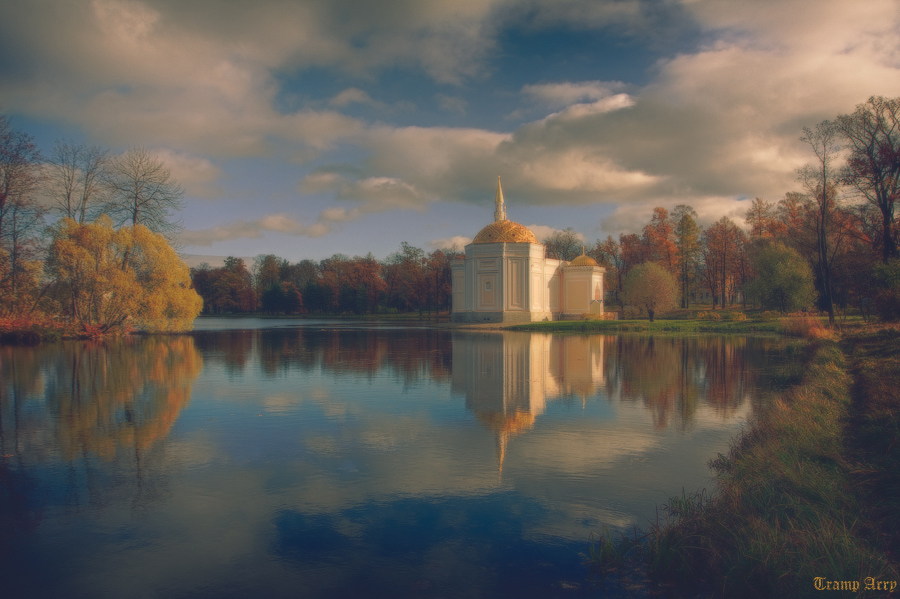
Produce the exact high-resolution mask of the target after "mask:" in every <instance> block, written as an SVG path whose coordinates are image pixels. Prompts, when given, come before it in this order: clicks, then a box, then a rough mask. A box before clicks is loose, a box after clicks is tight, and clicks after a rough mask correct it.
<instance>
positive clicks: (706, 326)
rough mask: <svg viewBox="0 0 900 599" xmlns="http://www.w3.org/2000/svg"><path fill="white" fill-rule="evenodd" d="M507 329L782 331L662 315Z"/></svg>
mask: <svg viewBox="0 0 900 599" xmlns="http://www.w3.org/2000/svg"><path fill="white" fill-rule="evenodd" d="M506 328H508V329H510V330H516V331H534V332H545V333H551V332H553V333H555V332H581V333H653V334H656V333H660V334H677V335H694V334H699V333H718V334H726V335H748V334H757V333H780V332H781V329H780V325H779V323H778V321H762V320H745V321H725V320H722V321H706V320H672V319H660V318H657V319H656V320H655V321H654V322H650V321H649V320H554V321H551V322H533V323H529V324H521V325H514V326H511V327H506Z"/></svg>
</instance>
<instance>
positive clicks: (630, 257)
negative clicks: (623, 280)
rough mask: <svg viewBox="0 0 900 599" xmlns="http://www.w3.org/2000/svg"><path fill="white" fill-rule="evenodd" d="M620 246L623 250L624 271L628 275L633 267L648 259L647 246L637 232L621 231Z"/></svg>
mask: <svg viewBox="0 0 900 599" xmlns="http://www.w3.org/2000/svg"><path fill="white" fill-rule="evenodd" d="M619 248H620V249H621V251H622V271H623V273H622V274H623V275H627V274H628V271H629V270H631V268H632V267H634V266H637V265H638V264H641V263H642V262H646V261H647V259H648V252H647V246H646V245H645V244H644V241H643V240H642V239H641V238H640V237H639V236H638V235H637V234H635V233H627V234H624V233H620V234H619Z"/></svg>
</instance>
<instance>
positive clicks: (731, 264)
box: [700, 216, 741, 308]
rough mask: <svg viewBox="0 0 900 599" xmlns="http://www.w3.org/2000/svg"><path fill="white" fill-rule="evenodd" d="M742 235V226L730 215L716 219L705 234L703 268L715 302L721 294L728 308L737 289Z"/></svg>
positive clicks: (705, 279) (703, 240) (702, 250)
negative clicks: (736, 274)
mask: <svg viewBox="0 0 900 599" xmlns="http://www.w3.org/2000/svg"><path fill="white" fill-rule="evenodd" d="M740 237H741V231H740V229H738V227H737V225H736V224H734V221H732V220H731V219H730V218H728V217H727V216H723V217H722V218H720V219H719V220H718V221H716V222H715V223H714V224H713V225H712V226H711V227H709V228H708V229H706V230H705V231H704V232H703V235H702V236H701V239H702V246H701V248H702V249H701V253H702V257H703V262H702V265H701V269H700V270H701V273H702V276H703V279H704V281H705V282H706V284H707V287H708V289H709V292H710V295H712V296H713V306H715V303H716V298H717V296H719V297H720V298H721V302H722V304H721V305H722V307H723V308H724V307H725V304H726V301H727V298H728V295H729V292H733V291H734V288H735V273H736V271H737V268H736V265H737V264H738V258H739V247H738V244H739V243H740V241H741V240H740Z"/></svg>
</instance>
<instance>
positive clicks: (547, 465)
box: [0, 331, 752, 597]
mask: <svg viewBox="0 0 900 599" xmlns="http://www.w3.org/2000/svg"><path fill="white" fill-rule="evenodd" d="M263 335H264V334H256V336H254V337H252V338H251V341H252V343H250V345H249V346H248V347H249V349H247V350H246V351H247V352H248V355H247V356H246V359H245V360H244V361H243V366H242V367H241V368H238V369H235V368H233V367H231V366H229V363H228V360H227V359H226V358H225V357H223V354H222V353H221V352H219V351H218V350H209V349H208V347H209V346H207V345H204V346H203V347H204V348H207V349H204V350H203V351H204V355H203V359H204V368H203V370H202V372H201V373H199V375H198V376H197V379H196V380H195V381H194V383H193V386H192V395H191V399H190V403H189V405H188V406H187V407H186V408H184V409H183V410H182V411H181V413H180V415H179V417H178V420H177V421H176V422H175V424H174V426H173V427H172V430H171V432H170V433H169V436H168V437H167V438H166V439H163V440H161V441H159V442H157V444H156V445H154V446H153V447H151V448H149V449H147V450H146V451H144V452H143V453H142V454H141V455H140V456H138V458H137V459H133V456H131V455H130V452H129V449H128V448H127V447H123V448H121V451H120V452H119V453H118V454H117V456H116V459H115V460H113V461H112V462H110V463H107V464H104V463H102V462H100V461H98V460H96V459H94V458H91V457H90V456H87V457H83V459H80V460H79V459H76V460H74V461H72V462H69V463H61V464H55V465H53V466H51V468H50V470H49V471H47V470H46V469H45V468H46V467H42V468H41V470H40V474H39V476H38V478H39V479H40V482H38V483H36V484H37V485H38V487H40V486H42V485H43V486H45V487H49V488H52V489H55V490H56V491H54V493H56V496H54V497H47V496H41V497H38V496H35V497H33V498H32V500H31V501H32V502H33V503H35V504H40V505H42V506H43V507H42V508H41V510H42V513H41V516H40V518H41V524H40V525H39V527H38V530H37V531H36V533H35V534H29V533H27V532H23V533H21V536H19V535H17V539H18V540H19V541H22V542H23V543H24V546H25V547H26V549H27V550H28V551H26V553H25V556H24V557H19V558H18V560H17V561H18V563H19V565H20V566H21V569H22V570H23V571H27V570H28V568H29V567H32V568H36V567H44V568H46V567H49V568H50V569H59V570H62V571H65V572H66V573H67V574H66V575H65V576H63V577H62V578H60V579H59V582H58V584H60V585H62V586H61V587H60V588H58V589H56V590H58V591H60V592H61V593H62V594H67V593H68V594H73V593H72V592H73V591H77V590H79V589H80V590H82V591H84V593H85V594H87V595H90V596H94V597H121V596H129V597H144V596H146V597H151V596H153V597H155V596H180V595H183V594H187V595H191V596H217V597H220V596H246V595H247V594H248V593H250V589H257V590H258V589H266V590H267V591H268V593H267V595H268V596H279V594H281V593H283V594H284V595H285V596H288V595H290V596H341V595H342V594H343V595H344V596H346V593H350V594H351V595H353V594H356V593H355V592H354V591H357V592H358V591H359V589H361V588H364V589H367V590H371V591H372V592H371V593H369V592H367V593H365V594H366V595H367V596H379V595H383V596H388V595H391V596H401V597H402V596H479V595H480V596H510V597H512V596H516V597H519V596H524V597H527V596H554V595H555V594H564V595H567V596H569V595H570V594H571V593H575V592H576V591H577V589H580V590H581V591H583V592H585V593H586V594H593V593H595V590H590V589H588V587H587V586H586V584H585V580H584V576H585V570H584V569H583V567H582V566H581V565H580V562H581V557H579V552H584V551H586V548H587V543H588V539H589V536H590V534H591V533H592V532H593V533H597V532H600V531H601V529H602V527H604V526H608V527H610V528H624V527H628V526H629V525H631V524H632V523H637V524H638V525H642V524H645V523H647V522H648V521H649V520H651V519H653V518H654V517H655V515H656V506H657V505H658V504H660V503H662V502H664V501H665V499H666V498H667V497H668V496H669V495H674V494H680V493H681V491H682V489H686V490H688V491H691V490H694V489H699V488H702V487H704V486H707V485H708V482H709V471H708V469H707V467H706V463H707V461H708V460H709V458H711V457H713V456H715V454H716V452H719V451H725V450H726V449H727V447H728V442H729V439H730V437H731V435H733V434H734V433H735V432H736V431H737V430H739V428H740V426H741V423H742V422H743V418H744V416H745V415H746V414H747V413H749V410H750V407H749V404H748V402H746V401H743V402H742V403H740V404H739V405H736V406H734V407H733V408H732V409H730V410H728V411H727V412H725V413H723V412H722V411H721V410H719V409H717V408H716V407H714V406H711V405H708V404H705V403H704V402H703V401H700V402H699V404H698V407H697V408H696V410H695V411H694V412H692V415H691V418H690V422H689V426H678V425H676V424H675V423H674V419H673V423H672V424H669V425H668V426H666V427H664V428H659V427H658V426H656V425H655V424H654V420H653V418H652V417H651V416H650V410H651V409H655V408H652V407H648V406H647V405H646V403H645V402H644V401H641V400H638V399H628V398H626V397H625V396H624V395H623V394H622V393H621V392H620V391H618V390H617V387H616V385H617V384H618V383H616V382H615V381H611V380H608V379H607V378H606V374H608V373H609V372H611V371H612V370H614V369H613V368H612V365H613V364H612V361H613V360H620V359H623V357H624V356H627V355H628V354H627V352H626V353H622V354H621V356H620V357H614V356H615V354H614V353H613V352H610V351H608V347H606V346H605V345H603V344H594V345H593V346H592V347H594V350H592V351H597V352H601V354H598V355H600V358H602V359H601V361H602V362H603V363H604V364H606V368H604V369H600V370H599V374H598V375H597V378H596V380H594V381H592V382H591V384H593V385H594V388H593V392H591V393H585V394H584V396H583V397H582V396H581V395H578V396H572V395H570V394H567V393H565V392H563V391H560V390H561V389H566V388H569V387H571V385H568V382H567V381H566V380H560V378H559V377H560V376H561V375H559V374H558V372H562V371H563V370H564V369H562V370H560V369H557V370H556V371H555V372H556V373H557V374H556V375H554V374H553V373H552V372H550V370H548V371H547V372H545V373H543V374H542V372H541V371H540V369H538V370H531V371H530V372H529V374H528V377H529V384H530V385H531V389H532V391H535V390H536V389H538V387H540V388H541V389H543V390H544V391H541V392H542V393H544V392H545V391H546V390H547V389H550V390H551V391H553V392H554V393H557V394H556V395H552V394H550V393H549V392H548V393H546V402H545V403H541V404H540V412H539V413H536V414H535V416H536V417H535V418H534V419H533V421H529V422H531V424H530V425H529V426H528V427H526V428H525V429H522V430H519V431H517V434H515V435H513V436H511V437H510V438H509V439H508V443H507V444H506V446H505V452H504V453H503V457H502V472H501V468H500V466H501V464H500V460H501V458H500V453H499V450H498V434H499V433H497V431H496V430H493V429H492V428H491V427H490V426H488V425H487V424H486V422H487V421H486V420H484V419H481V420H480V419H479V418H478V416H479V414H477V413H474V412H475V411H477V410H478V409H481V408H479V406H482V405H486V404H479V403H478V402H472V401H470V399H471V398H467V397H466V396H465V395H464V394H460V393H459V392H458V387H457V391H454V390H453V389H451V384H450V381H449V379H448V378H447V377H446V376H443V375H442V376H428V375H429V374H433V373H432V372H431V371H430V370H429V368H431V366H428V365H427V364H431V363H433V362H428V360H429V359H430V358H427V357H426V356H425V355H424V354H423V355H422V356H420V358H421V363H416V364H414V367H415V368H414V369H416V370H417V372H419V374H420V375H422V376H415V377H410V376H406V375H404V374H403V373H402V372H400V370H398V369H397V368H396V367H395V366H390V367H381V366H375V367H373V369H372V370H371V371H369V372H366V371H363V370H360V371H351V370H347V369H340V368H339V369H335V367H334V362H329V361H327V360H310V361H306V362H303V363H302V364H301V363H300V361H297V360H296V359H295V357H296V355H297V352H296V351H295V350H297V349H298V348H297V347H295V346H294V345H292V343H293V344H296V343H300V342H299V341H291V339H294V338H293V337H285V338H284V339H281V338H279V339H280V340H279V343H280V345H278V344H274V343H273V344H271V346H273V347H274V346H276V345H277V346H278V347H281V348H282V349H283V350H284V351H283V354H282V356H283V357H282V358H281V359H280V361H279V362H278V364H277V368H275V369H274V370H273V369H272V368H270V367H269V366H271V364H270V365H268V366H267V365H266V364H265V363H264V360H262V359H261V358H260V348H261V347H263V345H264V344H262V343H261V337H262V336H263ZM372 335H375V336H376V337H378V336H379V335H381V336H383V335H385V333H383V332H382V333H376V332H364V331H363V332H345V333H343V334H342V335H341V336H338V337H334V338H330V339H331V340H330V341H327V340H326V341H323V340H322V339H319V340H318V341H320V342H321V343H319V345H316V344H315V343H313V345H312V346H315V347H317V348H318V350H321V352H322V353H323V354H324V353H328V352H331V351H334V350H337V351H338V353H340V352H342V351H344V350H345V349H346V348H347V347H348V346H350V345H354V344H356V342H357V341H360V338H361V337H366V336H372ZM421 335H437V336H441V335H447V333H436V332H431V333H421ZM527 337H528V336H526V338H527ZM441 339H445V338H444V337H441ZM441 339H438V341H439V342H438V343H434V344H432V345H431V346H432V347H437V348H444V349H438V350H434V351H438V352H440V351H448V349H449V346H448V345H447V344H443V345H442V343H441V342H440V341H441ZM510 339H515V338H513V337H502V338H500V340H499V341H498V340H497V339H495V340H494V342H495V343H499V345H498V346H497V347H499V348H500V349H501V350H502V351H501V354H502V355H504V356H507V358H505V359H519V358H518V357H516V356H519V357H521V355H520V354H517V353H516V352H518V351H519V349H518V347H519V346H517V345H516V343H518V342H517V341H510ZM518 339H521V337H519V338H518ZM445 340H446V339H445ZM269 341H271V339H269ZM401 341H402V339H401ZM426 341H427V342H428V343H431V341H433V340H432V339H430V338H429V339H426ZM545 341H546V343H547V344H548V345H546V347H548V348H551V349H552V350H553V351H555V352H556V353H555V354H554V355H565V351H568V350H566V347H564V346H560V347H558V346H556V345H552V344H553V343H557V338H553V339H551V338H549V337H548V338H547V339H546V340H545ZM416 343H418V345H416ZM416 343H411V345H410V347H413V346H415V347H421V346H423V343H425V342H422V341H421V340H420V341H417V342H416ZM454 343H455V344H456V345H455V346H454V350H456V349H459V348H460V347H463V346H461V345H459V343H460V342H459V340H458V339H456V338H454ZM464 343H466V342H464ZM529 343H531V345H529V348H530V349H529V350H528V351H529V352H532V354H533V353H534V352H535V351H537V354H536V355H541V352H543V349H542V348H543V347H544V346H541V345H534V344H533V343H532V342H531V341H529ZM376 345H377V344H376ZM426 345H427V344H426ZM401 346H402V344H401ZM391 347H392V348H393V349H391V352H397V351H399V350H397V349H396V347H395V346H391ZM535 348H537V349H535ZM270 349H271V348H270ZM318 350H317V351H318ZM557 350H559V351H557ZM564 350H565V351H564ZM714 350H715V351H719V350H718V349H716V348H714ZM411 351H412V350H411ZM641 351H643V352H644V355H646V348H643V349H642V350H641ZM654 351H656V350H654ZM666 351H668V349H666ZM526 353H527V352H526ZM720 353H721V352H720ZM388 355H389V356H392V357H390V358H389V360H393V359H398V360H399V359H400V357H399V356H397V355H395V354H393V353H390V352H389V353H388ZM529 355H531V354H529ZM717 355H718V354H717ZM729 355H730V354H729ZM667 356H668V354H664V358H665V359H668V357H667ZM320 357H321V356H320ZM406 357H407V358H408V357H409V356H406ZM432 357H433V356H432ZM698 359H699V358H698ZM748 360H749V358H748ZM532 363H533V362H532ZM664 363H665V362H664ZM394 364H395V363H394ZM456 366H458V365H455V367H456ZM504 367H505V366H504ZM554 368H555V367H554ZM745 370H752V369H745ZM503 373H504V368H501V369H500V372H498V373H497V375H498V376H502V375H503ZM545 375H546V376H548V377H552V376H556V377H557V378H556V379H554V380H552V381H549V382H547V381H544V379H542V378H541V377H542V376H545ZM578 376H579V381H578V389H580V390H584V389H587V388H588V387H587V386H586V385H587V384H588V383H586V379H585V378H584V372H583V371H580V372H579V374H578ZM564 378H565V377H564V376H563V379H564ZM589 382H590V381H589ZM698 382H699V383H703V381H698ZM516 384H518V383H516ZM638 387H639V386H638ZM652 388H653V389H655V388H656V387H652ZM554 390H555V391H554ZM535 392H536V391H535ZM490 405H493V404H490ZM516 405H517V406H518V407H517V409H522V405H523V404H521V402H520V403H519V404H516ZM4 407H5V408H6V406H4ZM676 407H677V406H676ZM491 409H493V408H491ZM491 422H493V421H491ZM5 432H6V433H8V432H9V431H8V430H6V431H5ZM44 442H48V441H44ZM20 468H21V469H22V470H23V471H25V472H26V473H30V474H32V475H36V473H38V472H39V471H38V469H37V467H35V466H28V465H27V464H26V465H24V466H20ZM117 480H118V481H119V482H118V483H116V482H115V481H117ZM122 481H125V482H124V484H123V482H122ZM67 485H69V486H71V485H75V487H76V490H75V492H74V493H73V492H69V491H67ZM117 485H118V486H117ZM87 486H92V488H95V490H93V491H90V492H88V491H85V490H84V489H83V488H82V487H87ZM78 489H81V490H80V491H79V490H78ZM107 492H108V495H106V496H104V495H103V494H104V493H107ZM51 545H52V547H51ZM76 548H78V550H77V551H76ZM29 555H30V556H32V557H31V558H29V557H28V556H29ZM2 569H4V568H3V567H2V566H0V570H2ZM48 584H57V583H48ZM563 586H565V587H566V589H563ZM26 587H27V585H26ZM569 587H576V590H573V589H572V588H569ZM291 593H294V594H291ZM535 593H537V595H535ZM74 594H78V593H77V592H76V593H74ZM229 594H230V595H229ZM250 594H258V593H250Z"/></svg>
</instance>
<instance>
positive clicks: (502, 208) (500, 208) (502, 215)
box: [494, 175, 506, 223]
mask: <svg viewBox="0 0 900 599" xmlns="http://www.w3.org/2000/svg"><path fill="white" fill-rule="evenodd" d="M494 205H495V206H496V208H495V209H494V222H497V223H499V222H500V221H504V220H506V204H504V202H503V188H502V187H500V175H497V195H496V196H494Z"/></svg>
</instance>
